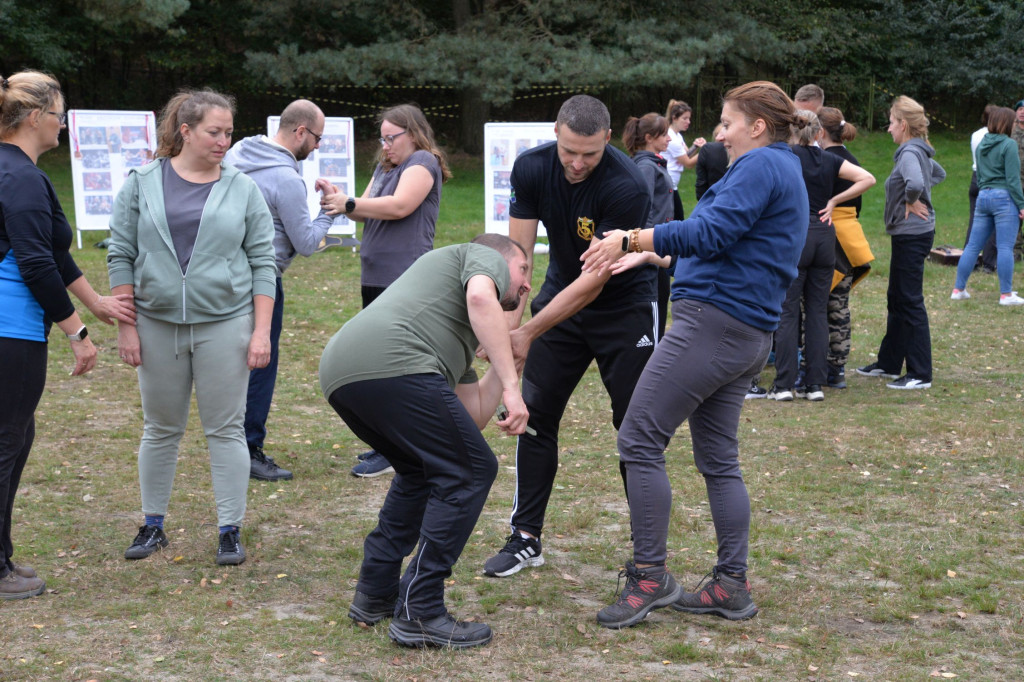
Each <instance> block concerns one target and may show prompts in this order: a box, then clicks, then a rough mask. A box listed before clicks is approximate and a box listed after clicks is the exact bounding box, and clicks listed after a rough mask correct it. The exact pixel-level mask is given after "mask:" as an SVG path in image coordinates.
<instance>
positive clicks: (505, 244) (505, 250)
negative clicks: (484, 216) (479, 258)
mask: <svg viewBox="0 0 1024 682" xmlns="http://www.w3.org/2000/svg"><path fill="white" fill-rule="evenodd" d="M470 244H480V245H481V246H486V247H488V248H491V249H494V250H495V251H497V252H498V253H500V254H501V256H502V258H504V259H505V260H506V261H510V260H511V259H512V257H513V256H515V255H516V249H518V250H519V253H521V254H522V255H523V258H527V259H529V256H527V255H526V249H524V248H523V245H522V244H520V243H519V242H517V241H516V240H514V239H512V238H510V237H506V236H505V235H503V234H497V233H495V232H485V233H484V234H478V235H477V236H475V237H473V239H471V240H470Z"/></svg>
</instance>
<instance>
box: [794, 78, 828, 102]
mask: <svg viewBox="0 0 1024 682" xmlns="http://www.w3.org/2000/svg"><path fill="white" fill-rule="evenodd" d="M793 99H794V100H796V101H797V102H821V103H822V104H824V103H825V91H824V90H822V89H821V88H820V87H818V86H817V85H816V84H814V83H808V84H807V85H804V86H801V87H800V89H799V90H797V91H796V94H795V95H793Z"/></svg>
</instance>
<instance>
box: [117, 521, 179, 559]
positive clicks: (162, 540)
mask: <svg viewBox="0 0 1024 682" xmlns="http://www.w3.org/2000/svg"><path fill="white" fill-rule="evenodd" d="M169 544H171V542H170V540H168V539H167V536H166V535H164V531H163V529H162V528H160V527H159V526H139V534H138V535H136V536H135V539H134V540H132V544H131V546H130V547H128V549H126V550H125V551H124V558H125V559H145V558H146V557H148V556H149V555H150V554H152V553H153V552H155V551H157V550H158V549H160V548H161V547H166V546H167V545H169Z"/></svg>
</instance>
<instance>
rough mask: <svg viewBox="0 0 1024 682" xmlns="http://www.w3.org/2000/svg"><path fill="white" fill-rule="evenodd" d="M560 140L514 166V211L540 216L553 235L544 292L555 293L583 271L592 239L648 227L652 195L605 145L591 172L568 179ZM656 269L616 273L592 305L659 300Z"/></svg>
mask: <svg viewBox="0 0 1024 682" xmlns="http://www.w3.org/2000/svg"><path fill="white" fill-rule="evenodd" d="M556 145H557V143H556V142H550V143H548V144H544V145H541V146H539V147H535V148H533V149H531V150H529V151H527V152H525V153H523V154H520V155H519V157H518V158H516V162H515V164H514V165H513V166H512V175H511V184H512V196H511V199H510V203H511V205H510V207H509V215H510V216H511V217H513V218H521V219H524V220H533V219H540V220H541V221H543V223H544V227H545V229H547V233H548V242H549V244H550V247H551V250H550V260H549V262H548V272H547V275H546V277H545V279H544V286H543V288H542V292H541V295H542V296H543V297H545V298H550V297H553V296H554V295H555V294H557V293H558V292H559V291H561V290H562V289H564V288H565V287H567V286H568V285H569V284H571V283H572V282H573V281H575V280H576V279H577V278H578V277H579V276H580V272H581V271H582V265H583V264H582V263H581V262H580V259H579V258H580V255H581V254H582V253H583V252H584V251H586V250H587V247H588V246H590V240H591V239H592V238H593V237H594V236H597V237H598V238H600V237H601V236H603V235H604V234H605V233H606V232H608V231H610V230H631V229H633V228H635V227H643V226H644V225H645V224H646V222H647V213H648V211H649V210H650V198H649V192H648V189H647V185H646V184H645V182H644V178H643V176H642V175H641V174H640V172H639V171H638V170H637V168H636V166H635V165H634V164H633V161H632V160H631V159H630V158H629V157H628V156H626V155H625V154H623V153H622V152H620V151H619V150H618V149H616V148H614V147H612V146H611V145H608V146H606V147H605V150H604V154H603V155H602V157H601V161H600V162H599V163H598V164H597V167H596V168H594V172H593V173H591V174H590V176H589V177H588V178H587V179H586V180H583V181H582V182H578V183H575V184H573V183H570V182H569V181H568V180H566V179H565V170H564V169H563V168H562V164H561V162H560V161H559V159H558V149H557V146H556ZM656 282H657V268H655V267H654V266H653V265H647V266H644V267H640V268H633V269H632V270H627V271H626V272H624V273H622V274H619V275H614V276H613V277H612V278H611V279H610V280H608V283H607V284H605V286H604V289H603V290H602V291H601V293H600V294H599V295H598V297H597V298H596V299H595V300H594V301H593V302H592V303H591V304H590V307H592V308H611V307H615V306H618V305H622V304H624V303H630V302H636V301H654V300H655V299H656V298H657V284H656Z"/></svg>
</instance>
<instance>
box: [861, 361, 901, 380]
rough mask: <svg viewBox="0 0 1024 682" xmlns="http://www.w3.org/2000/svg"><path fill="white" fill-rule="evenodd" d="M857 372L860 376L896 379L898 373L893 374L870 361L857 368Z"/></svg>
mask: <svg viewBox="0 0 1024 682" xmlns="http://www.w3.org/2000/svg"><path fill="white" fill-rule="evenodd" d="M857 374H859V375H861V376H862V377H878V378H880V379H897V378H899V376H900V375H899V374H893V373H892V372H889V371H887V370H884V369H882V367H881V366H880V365H879V364H878V363H877V362H872V363H871V364H870V365H865V366H863V367H858V368H857Z"/></svg>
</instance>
